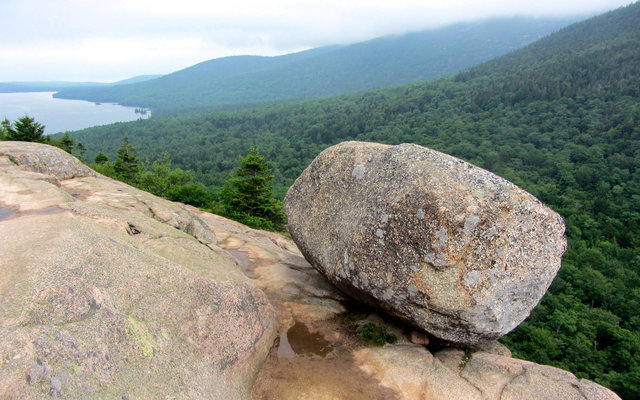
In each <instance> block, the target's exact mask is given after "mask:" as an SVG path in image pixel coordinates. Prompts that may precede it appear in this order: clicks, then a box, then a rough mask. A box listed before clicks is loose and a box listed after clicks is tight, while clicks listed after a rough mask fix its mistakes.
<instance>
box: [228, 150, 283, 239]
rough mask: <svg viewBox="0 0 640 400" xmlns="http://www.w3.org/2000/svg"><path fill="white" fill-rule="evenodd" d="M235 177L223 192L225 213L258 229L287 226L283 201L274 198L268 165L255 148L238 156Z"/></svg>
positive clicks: (230, 178)
mask: <svg viewBox="0 0 640 400" xmlns="http://www.w3.org/2000/svg"><path fill="white" fill-rule="evenodd" d="M239 159H240V164H241V165H240V166H239V167H238V168H236V170H235V176H233V175H232V176H229V177H228V178H227V180H226V181H225V183H224V185H223V186H222V189H221V190H220V201H221V203H222V208H223V210H224V213H225V214H226V215H228V216H230V217H232V218H233V219H236V220H238V221H240V222H243V223H246V224H247V225H249V226H253V227H256V228H262V229H269V230H274V229H277V228H282V226H283V225H284V223H285V216H284V212H283V211H282V202H280V201H279V200H276V199H274V198H273V197H272V190H273V188H272V186H271V180H272V179H273V175H271V169H270V168H269V162H268V161H267V160H266V159H265V158H264V157H263V156H261V155H260V154H259V152H258V149H257V148H256V147H252V148H251V149H250V150H249V154H247V156H246V157H239Z"/></svg>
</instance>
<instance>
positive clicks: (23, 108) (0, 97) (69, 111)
mask: <svg viewBox="0 0 640 400" xmlns="http://www.w3.org/2000/svg"><path fill="white" fill-rule="evenodd" d="M135 110H136V109H135V108H134V107H124V106H121V105H118V104H109V103H102V104H96V103H92V102H88V101H82V100H64V99H55V98H53V92H32V93H0V121H1V120H4V118H5V117H6V118H7V119H9V121H11V122H13V121H15V120H16V119H18V118H21V117H23V116H24V115H25V114H27V115H28V116H29V117H32V118H35V120H36V122H39V123H41V124H42V125H44V126H45V130H44V133H45V134H46V135H51V134H54V133H57V132H64V131H75V130H78V129H84V128H88V127H90V126H96V125H107V124H112V123H114V122H124V121H133V120H136V119H139V118H148V117H149V115H150V114H151V113H150V112H147V114H146V115H142V114H139V113H136V112H135Z"/></svg>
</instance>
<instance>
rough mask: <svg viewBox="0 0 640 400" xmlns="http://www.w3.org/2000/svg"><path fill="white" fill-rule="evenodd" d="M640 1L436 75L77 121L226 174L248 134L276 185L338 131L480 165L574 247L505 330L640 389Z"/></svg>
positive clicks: (555, 360)
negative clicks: (305, 96)
mask: <svg viewBox="0 0 640 400" xmlns="http://www.w3.org/2000/svg"><path fill="white" fill-rule="evenodd" d="M638 21H640V3H635V4H633V5H630V6H628V7H626V8H622V9H619V10H616V11H613V12H611V13H608V14H605V15H603V16H600V17H596V18H594V19H591V20H588V21H585V22H582V23H579V24H575V25H572V26H570V27H568V28H565V29H563V30H561V31H560V32H558V33H556V34H554V35H552V36H550V37H548V38H546V39H543V40H541V41H538V42H536V43H534V44H532V45H530V46H528V47H526V48H524V49H522V50H519V51H516V52H514V53H512V54H510V55H508V56H506V57H503V58H501V59H498V60H495V61H492V62H489V63H487V64H484V65H482V66H479V67H477V68H473V69H471V70H469V71H466V72H463V73H461V74H459V75H457V76H455V77H452V78H446V79H439V80H436V81H430V82H423V83H417V84H412V85H406V86H400V87H395V88H392V89H383V90H373V91H367V92H363V93H359V94H354V95H348V96H342V97H338V98H332V99H325V100H315V101H310V100H309V101H303V102H297V103H293V104H288V105H273V106H270V107H263V108H256V109H252V110H245V111H237V112H228V113H212V114H208V115H192V116H186V115H183V116H173V117H165V118H152V119H150V120H147V121H137V122H133V123H128V124H115V125H111V126H107V127H101V128H94V129H90V130H85V131H82V132H79V133H77V134H76V137H77V138H80V140H81V141H82V142H84V143H85V144H86V145H87V147H88V148H89V149H90V150H92V151H97V150H102V151H106V152H109V153H111V154H113V153H114V152H115V149H116V148H117V146H118V145H119V143H120V141H121V140H122V137H123V135H124V134H125V133H128V135H129V138H130V139H131V141H132V142H133V143H134V145H135V146H136V147H137V148H138V151H139V152H140V154H141V155H142V156H143V157H148V158H149V159H154V158H158V157H160V155H161V152H162V151H169V152H170V155H171V157H172V159H173V160H174V163H175V164H176V165H179V166H181V167H183V168H188V169H193V170H194V171H196V176H197V178H198V179H200V180H201V181H202V182H204V183H206V184H207V185H209V186H210V187H211V188H213V187H216V186H219V185H220V184H221V183H222V181H223V180H224V178H225V177H226V175H227V173H228V172H229V171H230V170H231V169H232V168H233V167H234V165H235V163H236V160H237V156H238V155H241V154H246V152H247V150H248V149H249V148H250V147H251V146H258V147H259V148H260V150H261V153H262V154H264V155H265V156H266V157H267V159H269V160H271V161H272V167H273V169H274V173H275V174H276V179H275V181H276V183H277V184H278V185H279V188H280V190H279V194H280V195H282V194H283V193H284V190H285V189H286V187H287V186H288V185H290V184H291V183H292V181H293V180H294V179H295V178H296V177H297V176H298V174H299V173H300V172H301V171H302V170H303V169H304V168H305V167H306V166H307V165H308V164H309V163H310V162H311V160H312V159H313V158H314V157H315V156H316V155H317V154H318V153H319V152H320V151H321V150H322V149H324V148H326V147H327V146H329V145H332V144H335V143H338V142H340V141H344V140H351V139H357V140H366V141H377V142H384V143H392V144H395V143H402V142H412V143H418V144H421V145H425V146H428V147H431V148H434V149H437V150H440V151H443V152H446V153H449V154H452V155H455V156H458V157H461V158H463V159H465V160H468V161H470V162H472V163H475V164H477V165H480V166H482V167H485V168H487V169H489V170H491V171H493V172H495V173H497V174H499V175H501V176H503V177H505V178H507V179H510V180H512V181H514V182H515V183H517V184H518V185H520V186H522V187H523V188H524V189H526V190H528V191H530V192H532V193H533V194H534V195H536V196H538V197H539V198H540V199H541V200H542V201H544V202H545V203H546V204H548V205H549V206H551V207H552V208H554V209H555V210H557V211H558V212H560V213H561V214H562V216H563V217H564V219H565V221H566V225H567V237H568V240H569V248H568V250H567V252H566V253H565V256H564V258H563V267H562V269H561V270H560V273H559V275H558V276H557V278H556V279H555V281H554V283H553V285H552V286H551V288H550V290H549V292H548V293H547V295H546V296H545V297H544V299H543V300H542V302H541V304H540V305H539V306H538V307H537V308H536V309H535V310H534V312H533V313H532V315H531V317H530V318H529V319H527V321H525V322H524V323H523V324H522V325H521V326H520V327H518V328H517V329H516V330H515V331H514V332H512V333H511V334H509V335H508V336H506V337H505V338H504V339H503V341H504V342H505V343H506V344H507V345H508V346H509V347H510V348H511V349H512V350H513V352H514V355H515V356H517V357H522V358H526V359H530V360H533V361H536V362H540V363H545V364H550V365H555V366H558V367H561V368H565V369H568V370H570V371H572V372H574V373H575V374H576V375H578V376H579V377H586V378H590V379H593V380H595V381H597V382H599V383H601V384H603V385H606V386H608V387H610V388H612V389H613V390H615V391H616V392H617V393H619V394H620V395H621V396H622V397H623V398H625V399H629V400H631V399H634V400H635V399H638V396H639V395H640V314H639V313H638V310H640V24H639V23H638Z"/></svg>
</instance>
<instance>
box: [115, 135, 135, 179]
mask: <svg viewBox="0 0 640 400" xmlns="http://www.w3.org/2000/svg"><path fill="white" fill-rule="evenodd" d="M113 169H114V170H115V173H116V175H117V176H118V177H119V178H120V179H121V180H122V181H124V182H127V183H135V182H136V181H137V179H138V175H139V174H140V166H139V165H138V156H137V155H136V149H135V147H133V146H132V145H131V144H130V143H129V137H128V136H127V135H125V136H124V139H123V140H122V146H120V148H119V149H118V158H117V159H116V161H115V162H114V163H113Z"/></svg>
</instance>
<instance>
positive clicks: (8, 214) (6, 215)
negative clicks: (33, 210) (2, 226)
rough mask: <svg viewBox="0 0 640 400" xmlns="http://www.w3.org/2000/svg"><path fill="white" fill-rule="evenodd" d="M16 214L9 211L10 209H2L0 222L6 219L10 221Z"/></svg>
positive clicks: (0, 208) (0, 210) (0, 209)
mask: <svg viewBox="0 0 640 400" xmlns="http://www.w3.org/2000/svg"><path fill="white" fill-rule="evenodd" d="M14 214H15V213H14V212H13V211H12V210H10V209H8V208H2V207H0V221H2V220H4V219H9V218H11V217H13V215H14Z"/></svg>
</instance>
